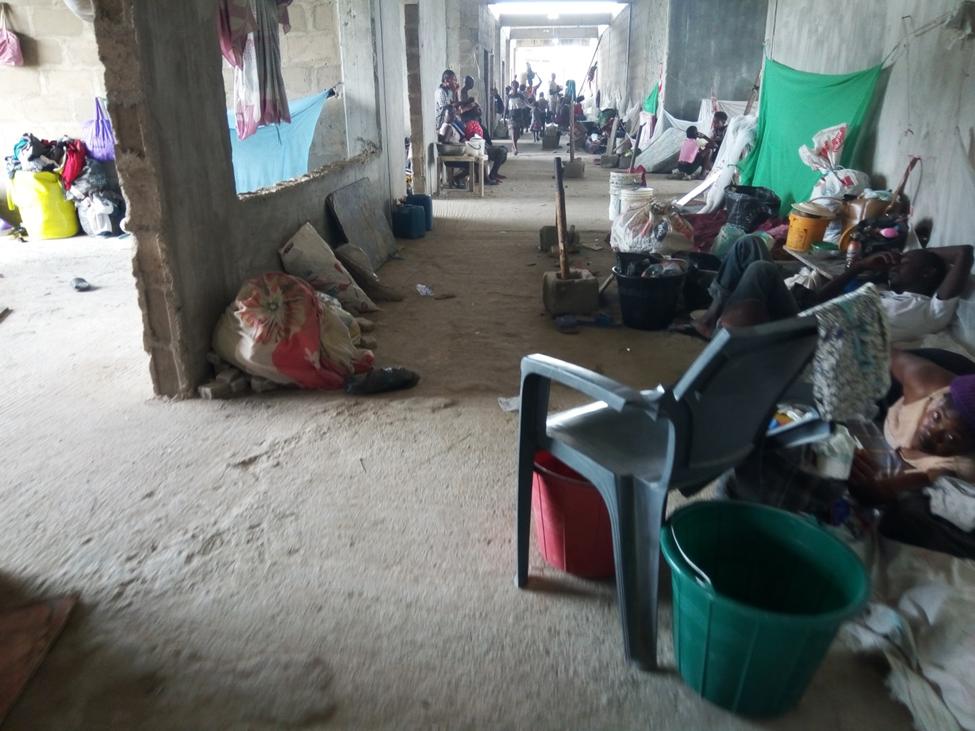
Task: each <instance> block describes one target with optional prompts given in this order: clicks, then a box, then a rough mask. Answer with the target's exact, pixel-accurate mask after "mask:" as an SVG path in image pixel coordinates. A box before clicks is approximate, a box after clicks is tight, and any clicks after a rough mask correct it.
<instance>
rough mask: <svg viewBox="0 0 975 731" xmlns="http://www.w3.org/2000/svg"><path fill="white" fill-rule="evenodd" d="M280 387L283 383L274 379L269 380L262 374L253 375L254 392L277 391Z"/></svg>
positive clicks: (252, 388)
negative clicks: (262, 376)
mask: <svg viewBox="0 0 975 731" xmlns="http://www.w3.org/2000/svg"><path fill="white" fill-rule="evenodd" d="M279 388H281V385H280V384H278V383H275V382H274V381H269V380H268V379H266V378H261V377H260V376H251V391H253V392H254V393H267V392H268V391H277V390H278V389H279Z"/></svg>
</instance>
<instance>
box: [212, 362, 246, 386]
mask: <svg viewBox="0 0 975 731" xmlns="http://www.w3.org/2000/svg"><path fill="white" fill-rule="evenodd" d="M218 368H219V367H218ZM219 370H220V372H219V373H217V377H216V378H214V379H213V380H215V381H216V382H217V383H226V384H231V383H233V382H234V381H236V380H237V379H238V378H243V376H244V374H243V373H241V372H240V371H239V370H237V369H236V368H234V367H233V366H230V367H228V366H227V365H226V364H224V365H223V367H222V368H219Z"/></svg>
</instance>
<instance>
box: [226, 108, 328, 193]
mask: <svg viewBox="0 0 975 731" xmlns="http://www.w3.org/2000/svg"><path fill="white" fill-rule="evenodd" d="M330 96H332V92H331V90H329V91H323V92H321V93H319V94H315V95H313V96H306V97H304V98H302V99H296V100H295V101H293V102H291V103H290V104H289V105H288V108H289V109H290V110H291V123H290V124H269V125H266V126H264V127H258V128H257V132H255V133H254V134H252V135H251V136H250V137H248V138H247V139H243V140H239V139H237V129H236V125H237V119H236V114H235V112H233V111H228V112H227V122H228V125H229V127H230V147H231V151H232V153H233V160H234V181H235V183H236V185H237V192H238V193H249V192H251V191H255V190H258V189H260V188H267V187H269V186H272V185H277V184H278V183H280V182H281V181H283V180H290V179H291V178H297V177H299V176H301V175H304V174H306V173H307V172H308V153H309V151H310V150H311V143H312V139H313V138H314V136H315V128H316V127H317V126H318V118H319V117H320V116H321V114H322V106H323V105H324V104H325V100H326V99H328V98H329V97H330Z"/></svg>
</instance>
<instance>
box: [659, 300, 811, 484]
mask: <svg viewBox="0 0 975 731" xmlns="http://www.w3.org/2000/svg"><path fill="white" fill-rule="evenodd" d="M816 332H817V331H816V320H815V318H794V319H791V320H784V321H780V322H773V323H769V324H766V325H759V326H757V327H752V328H740V329H736V330H735V332H734V334H732V333H731V332H729V331H728V330H722V331H720V332H719V333H718V334H717V335H716V336H715V337H714V339H713V340H712V341H711V343H710V345H708V347H707V348H705V350H704V352H703V353H701V355H700V356H698V358H697V360H695V361H694V363H693V364H692V365H691V367H690V368H689V369H688V370H687V372H686V373H685V374H684V376H683V377H682V378H681V379H680V381H678V383H677V384H676V385H675V386H674V388H673V391H672V394H673V398H674V405H673V406H672V407H671V409H670V410H671V412H672V413H671V417H672V419H673V420H674V422H675V427H676V437H677V445H676V452H675V464H674V472H673V478H672V482H673V483H675V484H677V485H680V486H682V487H685V488H688V487H702V486H703V485H704V484H705V483H706V482H708V481H710V480H712V479H714V478H715V477H717V476H718V475H720V474H721V473H722V472H724V471H725V470H727V469H729V468H731V467H734V466H735V465H737V464H739V463H740V462H741V461H742V460H743V459H744V458H745V457H747V456H748V454H749V453H750V452H751V450H752V448H753V447H754V445H755V444H756V443H757V442H758V440H759V438H760V437H761V435H763V434H764V433H765V431H766V429H767V427H768V423H769V419H770V418H771V416H772V414H773V413H774V410H775V407H776V405H777V403H778V400H779V398H780V397H781V396H782V394H783V393H784V392H785V391H786V389H787V388H788V387H789V385H790V384H791V383H792V382H793V381H794V380H795V379H796V378H797V377H798V376H799V374H800V373H802V370H803V369H804V368H805V367H806V364H808V363H809V361H810V360H811V359H812V356H813V354H814V353H815V350H816V340H817V334H816Z"/></svg>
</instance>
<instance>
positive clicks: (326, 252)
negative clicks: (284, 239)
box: [278, 223, 379, 315]
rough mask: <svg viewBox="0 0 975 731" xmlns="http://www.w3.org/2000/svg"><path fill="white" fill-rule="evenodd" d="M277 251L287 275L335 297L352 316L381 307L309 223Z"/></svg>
mask: <svg viewBox="0 0 975 731" xmlns="http://www.w3.org/2000/svg"><path fill="white" fill-rule="evenodd" d="M278 253H279V254H280V255H281V263H282V264H283V265H284V270H285V271H286V272H287V273H288V274H293V275H295V276H296V277H301V278H302V279H304V280H306V281H307V282H308V283H309V284H311V286H312V287H314V288H315V289H317V290H318V291H319V292H324V293H325V294H328V295H331V296H332V297H335V299H337V300H338V301H339V302H341V303H342V306H343V307H345V309H347V310H348V311H349V312H351V313H352V314H353V315H361V314H363V313H366V312H375V311H376V310H378V309H379V308H378V307H376V303H375V302H373V301H372V300H371V299H369V295H367V294H366V293H365V292H363V291H362V288H361V287H359V285H358V284H356V282H355V279H353V278H352V275H351V274H349V272H348V270H347V269H346V268H345V267H344V266H342V262H340V261H339V260H338V259H336V258H335V254H334V253H332V250H331V249H330V248H329V246H328V244H326V243H325V240H324V239H323V238H322V237H321V236H319V235H318V232H317V231H316V230H315V227H314V226H312V225H311V224H310V223H306V224H304V225H303V226H302V227H301V228H300V229H298V233H296V234H295V235H294V236H292V237H291V240H290V241H288V243H286V244H285V245H284V246H282V247H281V249H280V251H279V252H278Z"/></svg>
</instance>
